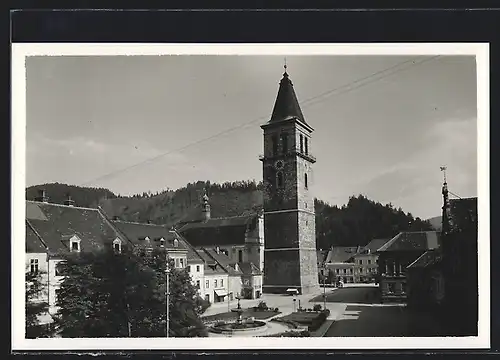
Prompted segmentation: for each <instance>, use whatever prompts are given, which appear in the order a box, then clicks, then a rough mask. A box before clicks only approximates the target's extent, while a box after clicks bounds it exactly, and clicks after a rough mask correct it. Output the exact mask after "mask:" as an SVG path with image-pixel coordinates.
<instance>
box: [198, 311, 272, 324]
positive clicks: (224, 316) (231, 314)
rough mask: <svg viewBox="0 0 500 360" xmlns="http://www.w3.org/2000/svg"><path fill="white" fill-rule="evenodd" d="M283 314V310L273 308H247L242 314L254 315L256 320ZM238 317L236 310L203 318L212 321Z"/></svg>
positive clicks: (230, 319) (231, 319)
mask: <svg viewBox="0 0 500 360" xmlns="http://www.w3.org/2000/svg"><path fill="white" fill-rule="evenodd" d="M278 314H281V312H280V311H279V310H278V311H275V310H274V309H273V310H259V311H254V310H253V309H246V310H244V311H243V314H241V316H242V318H244V319H246V318H251V317H253V318H254V319H256V320H265V319H269V318H270V317H272V316H275V315H278ZM237 318H238V313H236V312H234V311H230V312H225V313H220V314H215V315H209V316H205V317H203V318H202V320H203V321H204V322H212V321H235V320H236V319H237Z"/></svg>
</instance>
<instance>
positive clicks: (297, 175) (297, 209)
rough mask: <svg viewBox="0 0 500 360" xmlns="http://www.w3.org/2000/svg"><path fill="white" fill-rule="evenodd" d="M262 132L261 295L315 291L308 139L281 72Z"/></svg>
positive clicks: (311, 160) (311, 161)
mask: <svg viewBox="0 0 500 360" xmlns="http://www.w3.org/2000/svg"><path fill="white" fill-rule="evenodd" d="M261 128H262V129H263V131H264V154H263V155H262V156H261V158H260V160H261V161H262V164H263V185H264V238H265V250H264V286H263V291H264V292H267V293H285V292H286V291H287V289H289V288H294V289H297V290H299V292H300V293H302V294H312V293H317V292H319V284H318V267H317V261H316V260H317V253H316V220H315V213H314V198H313V196H312V194H311V191H310V187H311V184H312V165H313V164H314V163H315V162H316V159H315V158H314V156H312V155H311V134H312V132H313V131H314V129H313V128H312V127H311V126H309V125H308V124H307V123H306V121H305V119H304V116H303V114H302V111H301V109H300V106H299V103H298V101H297V97H296V95H295V91H294V89H293V84H292V82H291V81H290V79H289V77H288V74H287V72H286V71H285V73H284V74H283V78H282V79H281V81H280V87H279V90H278V96H277V98H276V103H275V105H274V109H273V113H272V115H271V119H270V120H269V121H268V122H267V123H266V124H264V125H262V126H261Z"/></svg>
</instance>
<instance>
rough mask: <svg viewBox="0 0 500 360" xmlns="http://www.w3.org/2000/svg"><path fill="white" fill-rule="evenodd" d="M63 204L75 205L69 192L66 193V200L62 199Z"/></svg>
mask: <svg viewBox="0 0 500 360" xmlns="http://www.w3.org/2000/svg"><path fill="white" fill-rule="evenodd" d="M64 205H67V206H75V201H74V200H73V199H71V194H70V193H67V194H66V200H64Z"/></svg>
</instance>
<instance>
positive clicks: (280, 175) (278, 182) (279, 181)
mask: <svg viewBox="0 0 500 360" xmlns="http://www.w3.org/2000/svg"><path fill="white" fill-rule="evenodd" d="M276 187H277V188H278V189H280V188H282V187H283V173H282V172H281V171H279V172H278V173H277V174H276Z"/></svg>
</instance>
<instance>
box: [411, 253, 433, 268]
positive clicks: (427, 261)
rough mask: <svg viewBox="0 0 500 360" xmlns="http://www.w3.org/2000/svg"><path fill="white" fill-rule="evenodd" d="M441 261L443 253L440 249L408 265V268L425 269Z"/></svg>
mask: <svg viewBox="0 0 500 360" xmlns="http://www.w3.org/2000/svg"><path fill="white" fill-rule="evenodd" d="M440 261H441V252H440V251H439V250H438V249H432V250H428V251H426V252H425V253H423V254H422V255H421V256H419V257H418V258H417V260H415V261H414V262H412V263H411V264H410V265H408V268H425V267H428V266H431V265H434V264H437V263H439V262H440Z"/></svg>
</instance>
